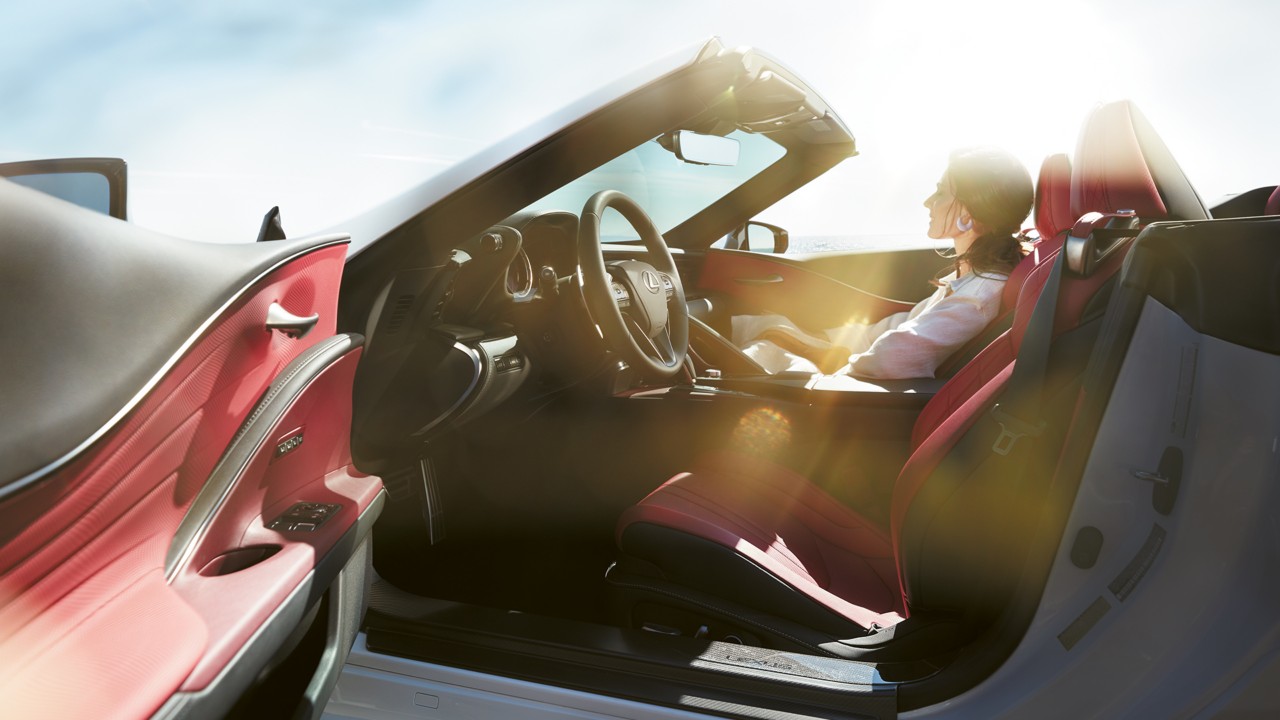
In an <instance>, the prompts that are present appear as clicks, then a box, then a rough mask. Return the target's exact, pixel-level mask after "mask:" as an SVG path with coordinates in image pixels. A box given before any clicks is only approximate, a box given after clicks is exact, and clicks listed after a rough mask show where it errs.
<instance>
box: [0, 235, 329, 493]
mask: <svg viewBox="0 0 1280 720" xmlns="http://www.w3.org/2000/svg"><path fill="white" fill-rule="evenodd" d="M316 242H317V244H316V245H312V246H310V247H307V248H305V249H303V250H300V251H298V252H296V253H294V254H292V255H289V256H288V257H285V258H281V259H280V260H278V261H277V262H276V263H275V264H273V265H272V266H271V267H269V268H267V269H266V270H263V271H262V272H261V273H258V275H257V276H255V277H254V278H253V279H252V280H250V281H249V282H247V283H245V284H244V285H243V286H242V287H241V288H240V289H239V290H237V291H236V292H235V293H234V294H232V295H231V297H230V298H228V299H227V301H226V302H224V303H223V304H222V305H221V306H220V307H219V308H218V309H217V310H215V311H214V312H213V314H212V315H210V316H209V317H208V318H207V319H206V320H205V321H204V322H203V323H201V324H200V327H198V328H196V330H195V332H194V333H192V334H191V336H190V337H188V338H187V340H186V342H184V343H182V345H180V346H179V347H178V349H177V351H175V352H174V354H173V355H172V356H170V357H169V359H168V360H166V361H165V363H164V364H163V365H161V366H160V369H159V370H158V371H157V372H156V373H155V375H152V376H151V379H150V380H148V381H147V382H146V383H145V384H144V385H143V386H142V388H141V389H140V390H138V392H137V393H136V394H134V396H133V397H132V398H130V400H129V402H127V403H125V404H124V406H123V407H121V408H120V409H119V410H118V411H117V412H116V414H115V415H113V416H111V418H110V419H109V420H107V422H106V423H105V424H104V425H103V426H102V427H100V428H98V430H97V431H95V432H94V433H93V434H91V435H90V436H89V437H88V438H86V439H85V440H84V441H83V442H81V443H80V444H79V445H76V446H75V447H74V448H72V449H71V450H69V451H68V452H67V453H66V454H64V455H63V456H62V457H60V458H58V459H56V460H54V461H53V462H51V463H49V464H48V465H45V466H44V467H42V468H40V469H39V470H36V471H34V472H31V473H28V474H27V475H25V476H23V477H20V478H18V479H17V480H14V481H13V482H11V483H9V484H7V485H5V486H4V487H2V488H0V500H3V499H5V498H7V497H9V496H11V495H13V494H15V493H18V492H21V491H22V490H25V489H26V488H27V487H28V486H30V485H32V484H33V483H36V482H38V481H40V480H42V479H44V478H45V477H46V476H48V475H50V474H51V473H54V472H56V471H58V470H61V469H62V468H63V467H65V466H66V465H68V464H69V463H71V461H73V460H75V459H76V458H77V457H78V456H79V455H80V454H81V453H83V452H84V451H86V450H88V449H89V448H90V447H92V446H93V444H94V443H96V442H98V441H99V440H101V439H102V438H103V436H104V435H106V434H107V433H109V432H111V430H112V429H114V428H115V426H116V425H118V424H119V423H120V421H121V420H123V419H124V418H125V416H127V415H128V414H129V413H131V412H133V409H134V408H136V407H137V406H138V404H139V403H141V402H142V400H143V398H145V397H146V396H147V395H148V394H150V393H151V391H152V390H154V389H155V387H156V385H159V384H160V381H161V380H163V379H164V376H165V375H167V374H168V373H169V371H170V370H172V369H173V367H174V366H175V365H177V364H178V361H179V360H181V359H182V357H183V356H184V355H186V354H187V351H188V350H190V349H191V347H192V346H193V345H195V344H196V342H197V341H199V340H200V338H201V337H203V336H204V334H205V332H207V331H208V330H209V328H210V327H211V326H212V325H213V323H214V322H215V321H216V320H218V318H220V317H222V314H223V313H225V312H226V311H227V309H228V308H230V307H231V306H232V305H234V304H235V303H236V302H238V301H239V300H240V298H242V297H244V295H245V293H246V292H248V291H249V289H250V288H252V287H253V286H254V285H257V284H258V283H259V282H260V281H261V280H262V279H263V278H265V277H266V276H268V275H270V274H271V273H273V272H275V271H276V270H279V269H280V268H282V267H284V266H285V265H288V264H289V263H291V262H293V261H294V260H297V259H298V258H300V257H303V256H304V255H310V254H311V253H313V252H316V251H317V250H323V249H325V248H330V247H333V246H335V245H346V244H348V243H350V242H351V236H350V235H347V234H344V233H336V234H329V235H323V236H320V237H318V238H317V240H316Z"/></svg>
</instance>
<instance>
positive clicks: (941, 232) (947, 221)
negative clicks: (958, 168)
mask: <svg viewBox="0 0 1280 720" xmlns="http://www.w3.org/2000/svg"><path fill="white" fill-rule="evenodd" d="M952 193H953V189H952V185H951V178H950V177H949V176H948V175H947V173H945V172H944V173H942V178H941V179H939V180H938V188H937V190H935V191H934V193H933V194H932V195H930V196H929V197H927V198H925V200H924V206H925V207H927V208H929V237H931V238H933V239H934V240H942V239H944V238H954V237H955V236H956V235H959V234H960V232H961V231H960V228H958V227H957V226H956V221H957V220H961V219H964V220H968V215H969V214H968V213H967V212H965V210H964V205H962V204H961V203H960V201H959V200H957V199H956V196H955V195H954V194H952Z"/></svg>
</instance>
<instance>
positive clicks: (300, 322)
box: [263, 302, 320, 338]
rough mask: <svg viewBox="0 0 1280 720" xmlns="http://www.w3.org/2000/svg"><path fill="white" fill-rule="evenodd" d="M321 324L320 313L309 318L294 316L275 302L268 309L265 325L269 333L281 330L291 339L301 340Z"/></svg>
mask: <svg viewBox="0 0 1280 720" xmlns="http://www.w3.org/2000/svg"><path fill="white" fill-rule="evenodd" d="M317 322H320V313H312V314H310V315H307V316H305V317H304V316H302V315H294V314H293V313H291V312H289V311H288V310H285V309H284V306H283V305H281V304H280V303H278V302H273V303H271V305H270V306H269V307H268V308H267V320H266V322H265V323H263V327H265V328H266V329H267V330H268V331H271V330H279V331H280V332H282V333H284V334H285V335H288V336H289V337H291V338H300V337H303V336H305V335H306V334H307V333H309V332H311V328H313V327H315V326H316V323H317Z"/></svg>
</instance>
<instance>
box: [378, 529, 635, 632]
mask: <svg viewBox="0 0 1280 720" xmlns="http://www.w3.org/2000/svg"><path fill="white" fill-rule="evenodd" d="M383 540H384V538H378V540H377V541H375V543H374V548H375V559H374V565H375V567H376V568H377V570H378V573H379V574H380V575H382V576H383V577H384V578H386V579H387V580H389V581H391V582H392V583H394V584H395V585H396V586H397V587H399V588H401V589H403V590H406V591H408V592H411V593H414V594H417V595H423V596H426V597H434V598H440V599H444V600H453V601H456V602H465V603H470V604H474V605H485V606H488V607H494V608H500V609H503V610H519V611H521V612H527V613H535V614H539V615H550V616H553V617H562V618H569V619H573V620H583V621H587V622H596V623H607V622H608V620H609V618H608V602H607V596H606V586H605V582H604V573H605V570H606V569H607V568H608V567H609V564H610V563H611V562H612V561H613V559H614V554H615V552H616V551H615V550H614V548H613V545H612V543H605V542H601V540H600V538H599V537H598V536H597V537H591V536H583V535H576V534H574V535H569V534H566V535H548V534H546V533H538V534H524V533H510V534H502V535H496V536H495V535H489V536H486V537H484V538H466V537H450V538H447V539H446V540H445V541H444V542H442V543H440V544H439V545H436V546H434V547H427V546H426V544H425V542H424V541H422V540H421V539H416V540H414V539H410V538H406V537H398V538H394V539H393V540H392V539H387V540H388V541H383Z"/></svg>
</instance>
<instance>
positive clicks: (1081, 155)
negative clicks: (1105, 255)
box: [1071, 100, 1209, 223]
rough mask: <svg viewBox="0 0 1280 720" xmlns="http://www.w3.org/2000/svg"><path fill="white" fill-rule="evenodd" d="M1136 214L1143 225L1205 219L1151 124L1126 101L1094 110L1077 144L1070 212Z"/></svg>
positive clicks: (1198, 203) (1193, 190) (1187, 184)
mask: <svg viewBox="0 0 1280 720" xmlns="http://www.w3.org/2000/svg"><path fill="white" fill-rule="evenodd" d="M1118 210H1135V211H1137V213H1138V217H1140V218H1142V220H1143V222H1144V223H1146V222H1150V221H1153V220H1204V219H1207V218H1208V217H1209V213H1208V211H1207V210H1205V207H1204V202H1202V201H1201V200H1200V196H1199V195H1198V194H1197V193H1196V191H1195V189H1194V188H1193V187H1191V183H1190V182H1189V181H1188V180H1187V177H1186V175H1184V174H1183V172H1182V168H1180V167H1179V166H1178V163H1177V161H1176V160H1174V159H1173V155H1171V154H1170V153H1169V149H1168V148H1167V147H1166V146H1165V144H1164V141H1163V140H1161V139H1160V136H1159V135H1157V134H1156V132H1155V130H1154V129H1153V128H1152V127H1151V123H1149V122H1147V119H1146V117H1145V116H1143V114H1142V113H1141V112H1139V110H1138V108H1137V107H1135V106H1134V104H1133V103H1131V102H1129V101H1128V100H1121V101H1119V102H1113V103H1107V104H1106V105H1099V106H1098V107H1096V108H1094V110H1093V112H1091V113H1090V114H1089V117H1088V119H1086V120H1085V124H1084V128H1083V129H1082V130H1081V132H1080V140H1079V142H1078V144H1077V145H1076V156H1075V168H1074V174H1073V176H1072V179H1071V212H1072V214H1073V215H1074V216H1075V217H1080V216H1081V215H1083V214H1085V213H1087V212H1100V213H1109V212H1116V211H1118Z"/></svg>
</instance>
